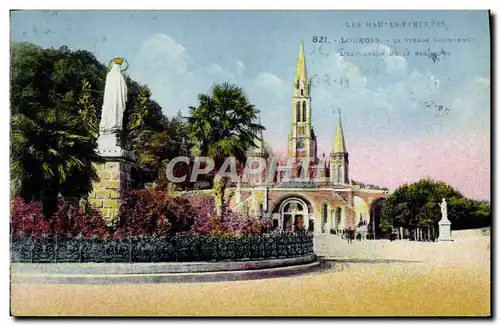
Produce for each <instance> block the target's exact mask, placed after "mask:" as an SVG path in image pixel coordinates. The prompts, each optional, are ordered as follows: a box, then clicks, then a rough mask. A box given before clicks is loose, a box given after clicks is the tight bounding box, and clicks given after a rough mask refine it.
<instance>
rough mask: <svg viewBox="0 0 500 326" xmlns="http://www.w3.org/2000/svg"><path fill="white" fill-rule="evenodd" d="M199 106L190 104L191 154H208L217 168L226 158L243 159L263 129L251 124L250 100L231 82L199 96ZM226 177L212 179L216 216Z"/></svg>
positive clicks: (253, 116) (221, 209)
mask: <svg viewBox="0 0 500 326" xmlns="http://www.w3.org/2000/svg"><path fill="white" fill-rule="evenodd" d="M198 101H199V105H198V106H197V107H190V108H189V110H190V117H188V122H187V123H188V131H189V137H190V140H191V142H192V143H193V144H194V145H193V148H192V149H193V154H195V155H201V156H207V157H210V158H212V159H213V160H214V163H215V169H216V171H219V169H220V167H221V166H222V164H223V163H224V161H225V159H226V158H227V157H234V158H235V159H236V160H237V161H240V162H244V161H246V153H247V150H248V149H249V148H250V147H251V146H254V140H255V139H259V137H258V134H259V131H260V130H262V129H264V127H263V126H262V125H260V124H257V123H254V122H253V121H254V120H256V118H257V114H258V112H259V111H258V110H256V109H255V107H254V105H253V104H251V103H250V101H249V99H248V97H247V95H246V94H245V92H244V91H243V89H242V88H241V87H238V86H236V85H233V84H230V83H227V82H226V83H223V84H218V85H215V86H214V87H213V88H212V90H211V93H210V94H199V95H198ZM228 182H229V179H228V178H227V177H223V178H219V177H216V178H215V179H214V188H213V191H214V196H215V199H216V203H217V215H218V217H220V218H223V215H224V193H225V189H226V187H227V185H228Z"/></svg>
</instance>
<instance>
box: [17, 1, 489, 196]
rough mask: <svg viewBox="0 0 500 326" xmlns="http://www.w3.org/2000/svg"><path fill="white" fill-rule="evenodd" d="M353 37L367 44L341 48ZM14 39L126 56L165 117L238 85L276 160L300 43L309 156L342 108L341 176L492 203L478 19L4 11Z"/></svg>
mask: <svg viewBox="0 0 500 326" xmlns="http://www.w3.org/2000/svg"><path fill="white" fill-rule="evenodd" d="M402 22H406V23H409V25H410V26H408V25H407V24H405V26H404V27H402V26H401V25H402V24H401V23H402ZM413 22H417V23H418V22H420V25H417V26H415V25H413ZM367 23H369V24H370V25H367ZM378 23H380V26H378V25H377V24H378ZM396 24H399V25H398V26H396ZM374 25H375V26H374ZM314 37H316V39H314ZM321 38H323V39H325V38H326V40H327V41H328V42H329V43H321V44H320V43H314V42H313V41H314V40H320V39H321ZM359 38H363V39H370V42H371V41H374V42H376V43H366V42H365V41H363V44H359V43H341V42H342V41H343V40H348V39H359ZM426 38H428V39H429V41H430V42H429V43H422V42H420V43H416V41H422V39H426ZM443 38H444V39H454V41H453V42H442V39H443ZM456 38H460V39H461V40H464V39H465V41H466V42H456ZM377 39H378V42H377ZM417 39H418V40H417ZM11 41H17V42H31V43H34V44H37V45H39V46H41V47H44V48H47V47H55V48H57V47H60V46H62V45H66V46H68V47H69V48H71V49H85V50H88V51H91V52H93V53H94V54H95V56H96V57H97V58H98V60H99V61H101V62H103V63H104V64H106V65H107V63H108V62H109V60H111V59H112V58H114V57H116V56H122V57H125V58H126V59H127V60H128V62H129V64H130V68H129V70H128V71H127V73H128V74H129V75H130V77H132V78H133V79H134V80H136V81H138V82H139V83H141V84H147V85H148V86H149V87H150V89H151V91H152V98H153V99H155V100H157V101H158V102H159V103H160V105H161V106H162V108H163V112H164V113H165V114H166V115H167V116H173V115H175V114H176V113H177V111H178V110H181V112H182V113H183V114H184V115H187V114H188V108H189V106H196V105H197V103H198V102H197V94H198V93H207V92H209V91H210V88H211V86H212V85H213V84H214V83H220V82H224V81H230V82H232V83H235V84H237V85H240V86H242V87H243V89H244V90H245V92H246V93H247V94H248V95H249V98H250V101H251V102H252V103H253V104H254V105H255V106H256V108H257V109H259V110H260V111H261V120H262V124H263V125H265V127H266V130H265V131H264V138H265V140H266V142H268V143H269V144H270V146H271V147H272V148H273V149H274V150H276V151H279V150H284V149H286V147H287V136H288V132H289V130H290V126H291V112H292V87H293V79H294V75H295V68H296V67H295V65H296V60H297V55H298V51H299V46H300V43H301V42H303V44H304V48H305V53H306V64H307V72H308V75H309V77H311V78H313V80H314V84H313V89H312V125H313V127H314V130H315V133H316V135H317V137H318V147H319V148H318V152H319V153H326V155H327V156H328V155H329V153H330V151H331V148H332V141H333V137H334V132H335V128H336V126H337V122H338V110H339V108H340V109H341V110H342V124H343V127H344V135H345V139H346V146H347V150H348V152H349V161H350V165H349V168H350V176H351V178H352V179H354V180H356V181H361V182H365V183H371V184H376V185H379V186H385V187H388V188H391V189H394V188H396V187H398V186H399V185H401V184H403V183H405V182H408V183H410V182H415V181H418V180H419V179H421V178H426V177H429V178H433V179H439V180H442V181H445V182H447V183H449V184H450V185H452V186H453V187H455V188H456V189H458V190H459V191H461V192H462V193H463V194H464V195H466V196H468V197H472V198H476V199H485V200H489V199H490V187H491V180H490V157H491V152H490V147H491V146H490V145H491V144H490V138H491V137H490V84H491V82H490V35H489V21H488V12H487V11H15V12H12V14H11ZM355 52H359V53H370V52H371V53H373V52H377V53H384V56H360V55H352V54H355ZM415 52H418V53H424V52H425V53H429V52H430V53H431V54H432V53H436V54H435V55H430V56H429V55H426V54H423V55H416V54H415ZM349 54H351V55H349ZM407 54H409V55H407ZM346 80H348V83H346V82H345V81H346ZM341 81H342V85H341Z"/></svg>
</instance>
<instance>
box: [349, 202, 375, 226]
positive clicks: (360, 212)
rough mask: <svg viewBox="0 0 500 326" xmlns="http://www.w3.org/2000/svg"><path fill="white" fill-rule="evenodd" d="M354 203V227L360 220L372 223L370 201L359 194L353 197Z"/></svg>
mask: <svg viewBox="0 0 500 326" xmlns="http://www.w3.org/2000/svg"><path fill="white" fill-rule="evenodd" d="M353 204H354V213H355V216H354V227H356V226H358V224H359V223H360V222H362V223H367V224H369V223H370V220H371V219H370V210H369V208H368V203H367V202H366V201H365V200H364V199H363V198H361V197H359V196H354V198H353Z"/></svg>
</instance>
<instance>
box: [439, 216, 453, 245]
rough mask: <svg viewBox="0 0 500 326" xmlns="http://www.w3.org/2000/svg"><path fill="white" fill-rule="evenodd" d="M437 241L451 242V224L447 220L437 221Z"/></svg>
mask: <svg viewBox="0 0 500 326" xmlns="http://www.w3.org/2000/svg"><path fill="white" fill-rule="evenodd" d="M438 241H453V239H452V237H451V222H450V221H449V220H441V221H439V238H438Z"/></svg>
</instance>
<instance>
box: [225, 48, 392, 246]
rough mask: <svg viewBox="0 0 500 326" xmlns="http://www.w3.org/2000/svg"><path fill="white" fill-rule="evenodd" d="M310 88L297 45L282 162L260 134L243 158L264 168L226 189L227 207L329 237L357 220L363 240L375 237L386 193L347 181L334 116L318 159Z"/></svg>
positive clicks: (339, 129) (344, 155)
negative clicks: (329, 139)
mask: <svg viewBox="0 0 500 326" xmlns="http://www.w3.org/2000/svg"><path fill="white" fill-rule="evenodd" d="M312 112H313V108H312V106H311V84H310V80H309V79H308V77H307V69H306V58H305V54H304V47H303V45H302V44H301V45H300V50H299V55H298V58H297V69H296V74H295V79H294V83H293V96H292V107H291V118H292V119H291V125H290V131H289V134H288V151H287V157H286V159H281V160H279V159H277V158H276V157H275V156H274V155H273V153H272V151H271V149H270V147H269V146H268V145H267V144H266V143H265V142H264V139H263V136H262V134H261V135H260V138H261V139H260V140H258V141H257V142H256V147H255V148H253V149H251V150H250V151H249V153H248V156H251V157H258V158H260V159H262V160H265V161H266V162H267V164H266V165H265V168H264V169H263V171H262V172H261V173H259V174H254V175H248V176H247V177H244V178H241V179H240V180H239V181H238V182H237V184H236V186H235V187H233V188H232V189H231V190H232V191H231V193H232V196H231V197H230V201H229V203H228V204H229V205H228V206H229V207H230V208H231V209H232V210H233V211H237V212H240V213H243V214H244V215H247V216H261V217H269V218H271V219H272V220H273V224H274V226H275V227H276V228H280V229H283V230H289V231H293V230H300V229H307V230H310V231H312V232H314V233H315V234H316V235H321V234H323V235H328V236H334V235H338V234H340V233H341V231H342V230H343V229H345V228H348V227H352V228H355V227H356V226H357V225H358V224H359V223H360V222H364V223H365V224H367V225H368V232H369V238H370V237H372V238H374V237H376V236H380V235H381V232H380V230H379V223H380V222H379V221H380V205H379V204H380V203H381V201H382V200H384V199H385V198H386V197H387V195H388V192H387V191H385V190H379V189H369V188H363V187H362V186H360V185H356V184H353V183H352V182H351V179H350V178H349V153H348V151H347V148H346V144H345V139H344V132H343V127H342V121H341V118H340V117H339V121H338V123H337V127H336V131H335V137H334V139H333V143H332V148H331V153H330V155H329V156H328V157H325V155H324V154H323V156H322V157H320V158H318V153H317V139H316V135H315V133H314V129H313V126H312V124H311V117H312Z"/></svg>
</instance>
